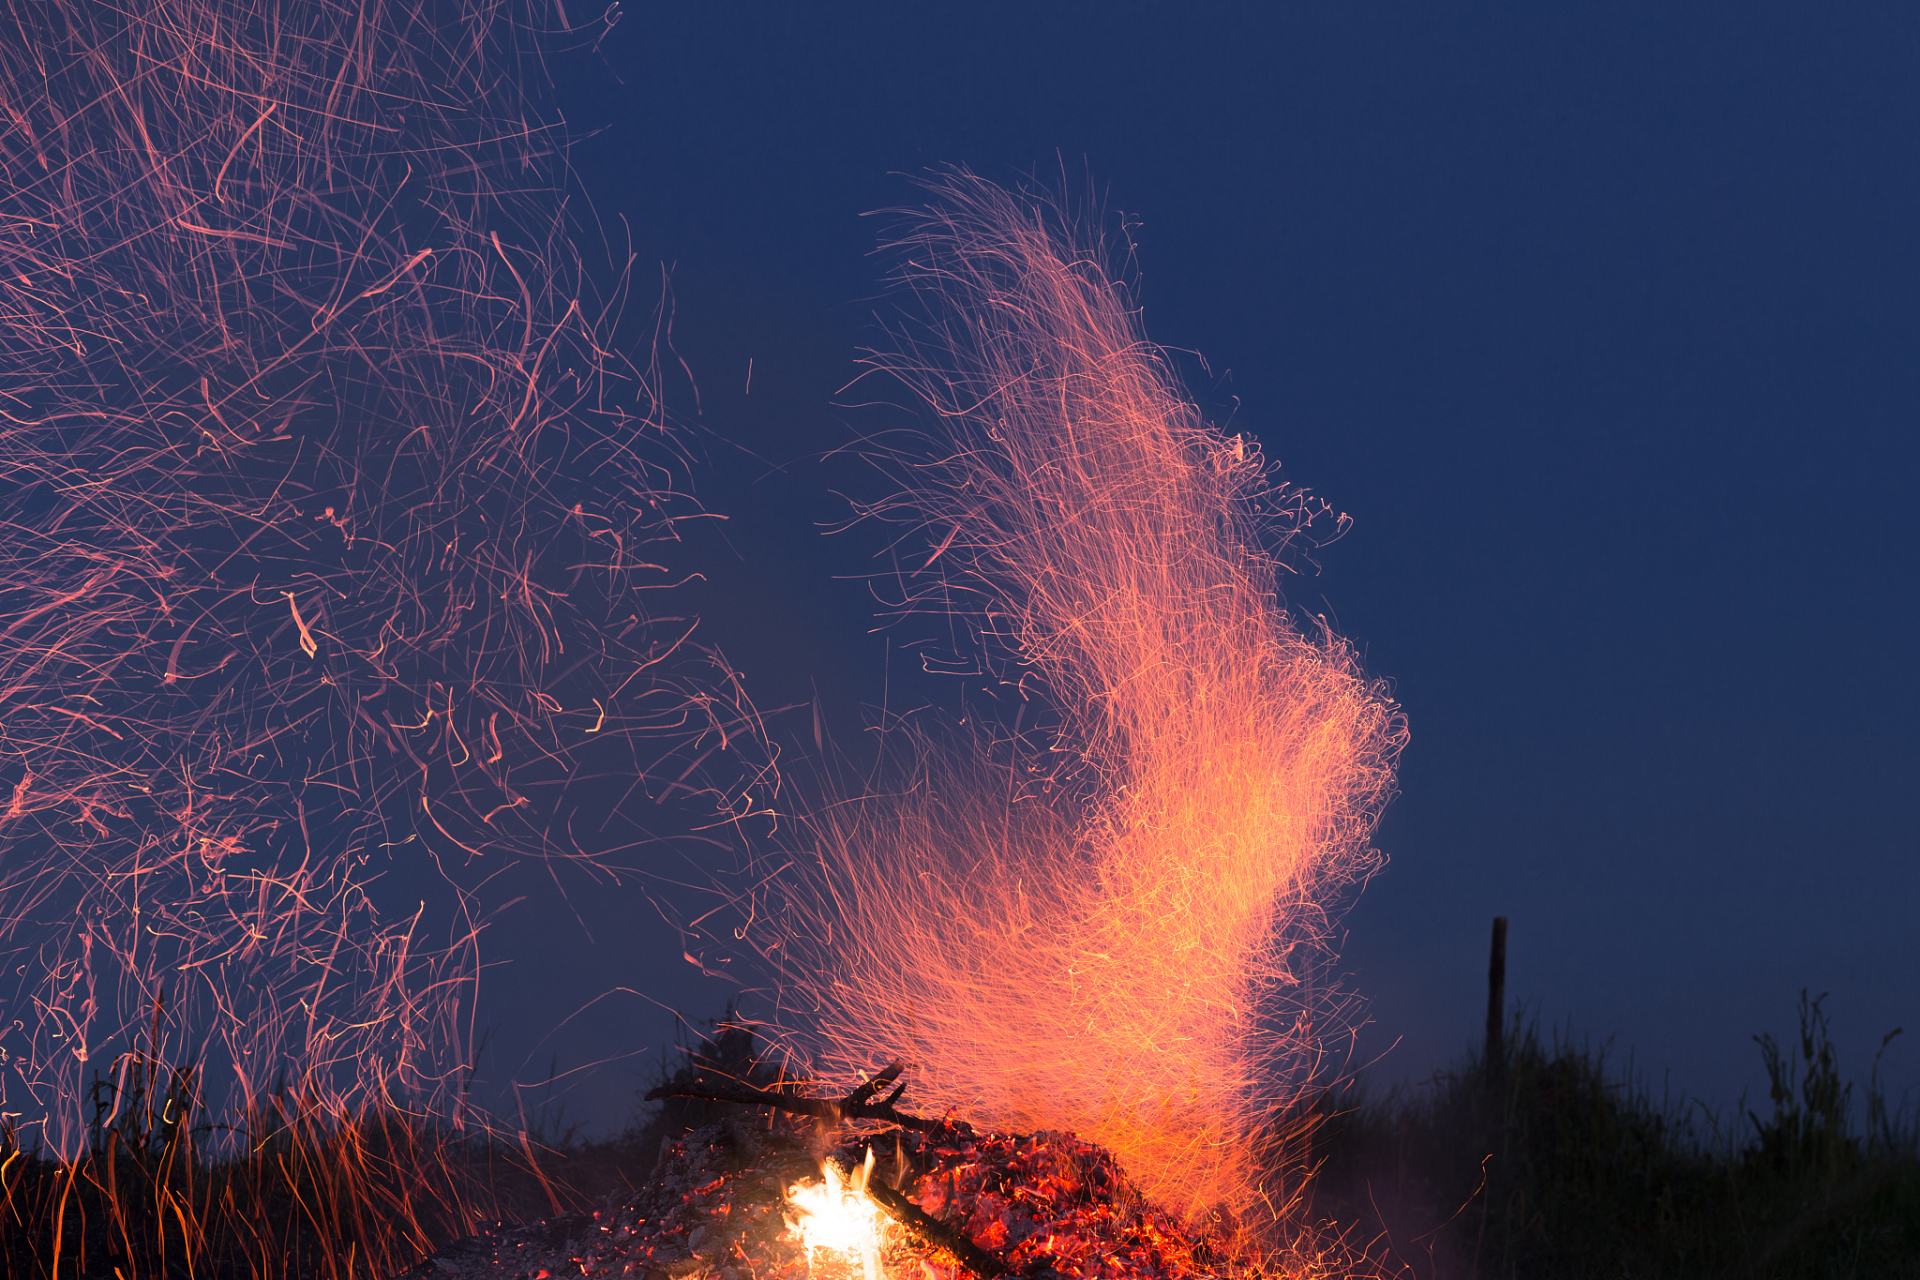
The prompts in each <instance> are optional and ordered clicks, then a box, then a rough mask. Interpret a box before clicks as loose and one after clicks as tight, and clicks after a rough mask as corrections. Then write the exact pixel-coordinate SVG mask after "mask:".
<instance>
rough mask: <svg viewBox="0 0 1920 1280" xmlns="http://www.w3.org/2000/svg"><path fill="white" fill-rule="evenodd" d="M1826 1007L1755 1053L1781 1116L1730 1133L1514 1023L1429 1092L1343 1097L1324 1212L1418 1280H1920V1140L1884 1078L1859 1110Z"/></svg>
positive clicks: (1324, 1172) (1325, 1101)
mask: <svg viewBox="0 0 1920 1280" xmlns="http://www.w3.org/2000/svg"><path fill="white" fill-rule="evenodd" d="M1822 999H1824V997H1822V998H1821V999H1812V1000H1810V999H1808V998H1807V997H1806V995H1805V993H1803V994H1802V997H1801V1003H1800V1033H1799V1036H1798V1037H1797V1040H1796V1041H1795V1042H1790V1043H1788V1044H1787V1045H1784V1046H1783V1045H1781V1044H1780V1043H1779V1042H1778V1041H1776V1040H1775V1039H1774V1038H1773V1037H1772V1036H1771V1035H1763V1036H1758V1037H1756V1040H1757V1041H1758V1043H1759V1048H1760V1052H1761V1056H1762V1060H1763V1063H1764V1065H1765V1066H1766V1069H1767V1074H1768V1078H1769V1082H1770V1089H1769V1093H1770V1102H1771V1109H1770V1110H1769V1111H1764V1112H1763V1111H1757V1110H1755V1111H1750V1110H1746V1109H1745V1108H1744V1106H1743V1107H1742V1109H1741V1111H1740V1113H1739V1114H1738V1115H1737V1116H1736V1117H1735V1118H1734V1119H1733V1120H1731V1121H1727V1120H1724V1119H1722V1118H1721V1117H1717V1116H1715V1115H1712V1114H1711V1113H1708V1112H1706V1111H1705V1110H1704V1109H1703V1108H1700V1107H1698V1106H1691V1107H1689V1106H1687V1105H1686V1104H1684V1103H1670V1102H1668V1101H1666V1100H1656V1099H1655V1098H1653V1097H1652V1096H1651V1095H1650V1094H1649V1093H1648V1092H1647V1091H1646V1090H1645V1088H1644V1087H1642V1086H1641V1085H1640V1084H1638V1083H1637V1082H1635V1081H1634V1080H1632V1079H1631V1077H1630V1076H1629V1077H1628V1078H1619V1077H1616V1076H1614V1075H1612V1074H1610V1073H1609V1071H1608V1070H1607V1063H1606V1055H1605V1053H1604V1051H1600V1052H1595V1051H1592V1050H1591V1049H1589V1048H1588V1047H1586V1046H1584V1045H1575V1044H1573V1043H1571V1042H1570V1041H1569V1040H1568V1039H1566V1038H1564V1037H1559V1036H1554V1037H1551V1038H1548V1039H1543V1038H1542V1037H1541V1035H1540V1033H1539V1029H1538V1027H1537V1024H1534V1023H1531V1022H1525V1021H1518V1020H1516V1021H1515V1022H1514V1024H1513V1025H1512V1029H1511V1031H1510V1032H1509V1033H1508V1035H1507V1036H1506V1038H1505V1042H1504V1045H1503V1046H1502V1047H1501V1048H1500V1050H1499V1051H1498V1053H1497V1055H1496V1056H1495V1057H1494V1058H1492V1059H1491V1060H1490V1059H1489V1058H1488V1056H1487V1055H1486V1053H1485V1052H1484V1051H1482V1052H1479V1053H1475V1054H1473V1055H1471V1056H1470V1057H1468V1058H1467V1060H1466V1061H1465V1062H1464V1063H1463V1064H1462V1065H1460V1066H1459V1067H1458V1068H1456V1069H1455V1070H1453V1071H1450V1072H1447V1073H1443V1074H1442V1075H1440V1076H1438V1077H1436V1079H1435V1080H1434V1081H1432V1082H1430V1084H1428V1085H1426V1086H1423V1087H1421V1088H1420V1089H1417V1090H1415V1091H1412V1092H1397V1093H1393V1094H1389V1095H1388V1096H1386V1097H1383V1098H1380V1099H1377V1100H1376V1099H1371V1098H1369V1097H1367V1096H1366V1094H1365V1091H1364V1088H1363V1087H1362V1086H1358V1085H1351V1084H1350V1085H1348V1086H1346V1087H1343V1088H1337V1089H1334V1090H1329V1091H1328V1093H1327V1094H1325V1095H1323V1096H1322V1098H1321V1099H1320V1100H1319V1111H1320V1121H1321V1123H1320V1124H1319V1126H1318V1128H1317V1129H1316V1130H1315V1132H1314V1133H1313V1135H1312V1143H1313V1159H1314V1160H1315V1161H1316V1162H1317V1164H1318V1167H1319V1172H1318V1176H1317V1178H1316V1179H1315V1181H1314V1187H1313V1193H1312V1205H1311V1207H1312V1211H1313V1213H1314V1214H1315V1215H1316V1216H1318V1217H1322V1218H1328V1219H1331V1220H1333V1221H1335V1222H1338V1223H1341V1224H1344V1225H1347V1226H1348V1229H1349V1231H1350V1238H1353V1239H1356V1240H1360V1241H1364V1242H1365V1243H1366V1245H1367V1247H1368V1251H1369V1253H1370V1254H1371V1256H1373V1257H1375V1258H1376V1259H1378V1260H1379V1261H1380V1262H1381V1263H1382V1264H1383V1267H1384V1269H1385V1270H1387V1271H1388V1272H1389V1273H1393V1272H1397V1273H1399V1274H1401V1275H1404V1276H1408V1277H1416V1278H1420V1280H1424V1278H1426V1277H1434V1278H1436V1280H1452V1278H1454V1277H1462V1278H1466V1277H1472V1278H1476V1280H1477V1278H1479V1277H1502V1278H1505V1277H1512V1278H1514V1280H1534V1278H1538V1280H1547V1278H1553V1280H1562V1278H1564V1280H1580V1278H1584V1277H1594V1278H1596V1280H1598V1278H1599V1277H1607V1278H1608V1280H1623V1278H1627V1277H1636V1278H1637V1277H1646V1278H1654V1277H1675V1278H1679V1277H1685V1278H1686V1280H1713V1278H1716V1277H1728V1278H1730V1280H1732V1278H1739V1280H1749V1278H1751V1280H1773V1278H1775V1277H1779V1278H1782V1280H1785V1278H1787V1277H1793V1278H1796V1280H1797V1278H1800V1277H1806V1278H1809V1280H1812V1278H1820V1280H1826V1278H1828V1277H1831V1278H1833V1280H1840V1278H1842V1277H1849V1278H1850V1277H1860V1278H1863V1280H1864V1278H1874V1280H1878V1278H1880V1277H1920V1134H1917V1133H1916V1128H1915V1124H1914V1121H1913V1119H1912V1118H1911V1117H1910V1116H1906V1115H1902V1114H1899V1113H1898V1112H1897V1111H1895V1110H1890V1109H1889V1107H1888V1105H1887V1101H1886V1099H1885V1097H1884V1096H1883V1094H1882V1092H1881V1090H1880V1087H1879V1080H1878V1076H1879V1070H1878V1068H1879V1062H1878V1059H1877V1058H1876V1061H1875V1063H1874V1069H1873V1071H1872V1073H1871V1075H1870V1077H1869V1080H1868V1086H1867V1095H1866V1098H1865V1105H1864V1107H1862V1108H1858V1109H1856V1108H1854V1107H1853V1106H1852V1105H1851V1103H1852V1101H1853V1088H1852V1086H1851V1085H1848V1084H1845V1083H1843V1082H1842V1079H1841V1075H1840V1070H1839V1066H1838V1062H1837V1060H1836V1057H1835V1054H1834V1050H1833V1045H1832V1042H1831V1039H1830V1038H1829V1036H1828V1027H1827V1019H1826V1015H1825V1013H1824V1011H1823V1009H1822V1007H1821V1000H1822ZM1894 1034H1896V1035H1897V1034H1898V1033H1897V1032H1896V1033H1894ZM1892 1039H1893V1036H1892V1035H1889V1036H1888V1037H1887V1039H1886V1041H1883V1043H1882V1046H1881V1050H1882V1053H1884V1052H1885V1050H1886V1047H1887V1044H1888V1043H1890V1042H1891V1041H1892ZM1856 1110H1857V1111H1858V1112H1859V1113H1860V1116H1861V1120H1862V1123H1861V1124H1860V1125H1859V1126H1858V1127H1856V1126H1855V1124H1854V1120H1855V1115H1856Z"/></svg>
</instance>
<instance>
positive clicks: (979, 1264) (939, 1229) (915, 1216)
mask: <svg viewBox="0 0 1920 1280" xmlns="http://www.w3.org/2000/svg"><path fill="white" fill-rule="evenodd" d="M867 1194H868V1195H870V1196H872V1197H873V1198H874V1201H875V1202H876V1203H877V1204H879V1206H880V1207H881V1208H882V1209H885V1210H886V1211H887V1212H888V1213H889V1214H890V1215H892V1217H893V1219H894V1221H896V1222H898V1223H899V1224H900V1225H901V1226H903V1227H905V1228H906V1229H907V1230H909V1231H911V1232H913V1233H914V1234H915V1235H917V1236H919V1237H920V1239H921V1241H922V1242H923V1243H925V1244H928V1245H931V1246H933V1247H934V1248H936V1249H944V1250H945V1251H946V1252H948V1253H950V1254H952V1255H953V1257H954V1259H955V1260H956V1261H958V1262H959V1263H960V1265H961V1266H963V1267H965V1268H966V1269H967V1270H968V1271H971V1272H972V1273H973V1274H974V1275H976V1276H978V1277H980V1280H994V1277H996V1276H1002V1275H1005V1274H1006V1272H1007V1264H1006V1263H1004V1262H1002V1261H1001V1260H1000V1259H999V1257H997V1256H996V1255H994V1254H991V1253H989V1252H987V1251H986V1250H985V1249H982V1248H980V1247H979V1246H978V1245H976V1244H974V1243H973V1241H971V1240H969V1239H967V1238H966V1236H964V1235H962V1234H961V1233H960V1232H959V1231H956V1230H955V1229H953V1228H952V1227H949V1226H948V1225H947V1224H946V1223H944V1222H942V1221H940V1220H939V1219H938V1218H936V1217H934V1216H933V1215H932V1214H930V1213H928V1212H927V1211H926V1210H924V1209H922V1208H921V1207H920V1206H919V1205H917V1204H915V1203H914V1202H913V1201H911V1200H909V1199H907V1198H906V1197H905V1196H903V1195H901V1194H900V1193H899V1192H898V1191H895V1190H894V1189H893V1188H892V1187H890V1186H888V1185H887V1184H886V1183H884V1182H880V1181H877V1180H876V1181H872V1182H869V1183H867Z"/></svg>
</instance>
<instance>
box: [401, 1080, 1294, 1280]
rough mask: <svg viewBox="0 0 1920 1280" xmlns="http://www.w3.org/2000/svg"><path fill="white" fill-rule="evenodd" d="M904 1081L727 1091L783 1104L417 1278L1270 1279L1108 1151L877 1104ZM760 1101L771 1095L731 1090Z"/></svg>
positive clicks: (1059, 1136) (730, 1121) (480, 1240)
mask: <svg viewBox="0 0 1920 1280" xmlns="http://www.w3.org/2000/svg"><path fill="white" fill-rule="evenodd" d="M897 1075H898V1069H897V1068H890V1069H889V1070H888V1071H887V1072H883V1073H882V1074H881V1075H880V1076H879V1077H876V1078H875V1080H873V1081H870V1082H868V1084H867V1085H864V1086H862V1088H861V1089H860V1090H857V1091H856V1092H855V1093H854V1094H852V1095H850V1096H849V1097H848V1098H845V1099H842V1100H840V1101H838V1102H828V1101H823V1100H814V1099H806V1098H801V1097H798V1096H796V1095H793V1094H785V1093H782V1094H770V1093H761V1091H759V1090H750V1089H744V1088H739V1087H733V1088H728V1087H724V1086H723V1087H721V1088H718V1089H714V1090H712V1091H710V1092H707V1093H705V1094H703V1095H701V1096H707V1097H716V1098H720V1099H722V1100H729V1101H741V1102H746V1101H761V1102H768V1103H770V1104H771V1105H773V1106H775V1107H777V1108H779V1109H780V1110H778V1111H776V1112H775V1113H774V1114H773V1115H772V1116H771V1117H757V1116H753V1115H750V1114H747V1113H741V1114H737V1115H733V1116H729V1117H727V1118H726V1119H724V1120H722V1121H720V1122H719V1123H716V1124H712V1125H708V1126H706V1127H705V1128H701V1129H696V1130H693V1131H692V1132H690V1133H687V1134H685V1135H684V1136H681V1137H677V1138H671V1139H669V1140H668V1141H667V1142H666V1143H664V1144H663V1145H662V1149H661V1154H660V1163H659V1165H658V1166H657V1167H656V1168H655V1170H654V1176H653V1179H652V1180H651V1182H650V1183H649V1185H648V1186H647V1187H646V1188H645V1189H643V1190H642V1191H640V1192H639V1193H638V1194H637V1195H635V1196H634V1197H632V1198H631V1199H629V1200H628V1201H627V1202H626V1203H624V1204H613V1203H609V1204H608V1205H607V1206H605V1207H604V1208H603V1209H602V1210H601V1211H599V1212H597V1213H593V1214H575V1215H571V1216H569V1217H565V1218H556V1219H552V1220H549V1221H548V1222H545V1223H540V1224H536V1225H534V1226H531V1227H521V1226H513V1225H509V1224H501V1225H500V1226H499V1227H497V1228H495V1229H493V1230H491V1231H489V1232H486V1233H484V1234H482V1235H479V1236H475V1237H473V1238H471V1239H469V1240H465V1241H462V1242H460V1243H458V1244H455V1245H453V1246H450V1247H449V1248H447V1249H443V1250H441V1251H440V1252H439V1253H437V1254H435V1255H433V1256H432V1257H431V1258H429V1259H427V1260H426V1261H424V1262H422V1263H421V1264H420V1265H419V1266H417V1267H415V1268H414V1269H413V1270H412V1271H410V1272H409V1273H408V1274H407V1276H406V1277H404V1280H482V1277H498V1276H507V1277H512V1280H563V1278H564V1277H570V1276H633V1277H640V1278H641V1280H999V1278H1001V1277H1007V1278H1009V1280H1012V1278H1021V1280H1120V1278H1121V1277H1142V1278H1152V1280H1185V1278H1186V1277H1202V1276H1226V1275H1241V1274H1244V1275H1248V1276H1253V1275H1256V1274H1258V1273H1257V1271H1256V1270H1254V1269H1252V1268H1247V1267H1241V1266H1236V1265H1234V1264H1233V1263H1231V1262H1230V1261H1229V1260H1228V1259H1227V1257H1226V1253H1225V1249H1224V1242H1223V1241H1221V1240H1219V1239H1214V1238H1209V1236H1208V1235H1207V1234H1206V1233H1205V1232H1204V1231H1202V1232H1196V1231H1194V1230H1193V1229H1191V1228H1189V1227H1185V1226H1183V1225H1182V1224H1181V1223H1180V1222H1179V1221H1178V1220H1177V1219H1176V1218H1174V1217H1173V1216H1172V1215H1171V1214H1169V1213H1167V1212H1165V1211H1164V1210H1162V1209H1160V1208H1158V1207H1157V1206H1155V1205H1153V1204H1151V1203H1149V1202H1148V1201H1147V1200H1146V1199H1145V1198H1144V1197H1142V1196H1141V1195H1140V1193H1139V1192H1138V1191H1137V1190H1136V1189H1135V1188H1134V1186H1133V1184H1132V1182H1130V1181H1129V1179H1128V1178H1127V1176H1126V1174H1125V1173H1124V1172H1123V1171H1122V1170H1121V1169H1120V1167H1119V1165H1118V1163H1117V1162H1116V1161H1115V1159H1114V1157H1113V1156H1112V1155H1111V1154H1110V1153H1109V1152H1107V1151H1105V1150H1102V1149H1101V1148H1099V1147H1096V1146H1093V1145H1091V1144H1089V1143H1086V1142H1082V1141H1080V1140H1079V1139H1077V1138H1075V1137H1073V1136H1072V1135H1070V1134H1065V1133H1057V1132H1042V1133H1032V1134H998V1133H985V1132H980V1131H977V1130H975V1129H974V1128H972V1127H971V1126H970V1125H968V1124H966V1123H964V1122H961V1121H955V1120H937V1121H936V1120H925V1119H921V1118H919V1117H915V1116H904V1115H899V1114H898V1113H896V1112H894V1111H893V1106H892V1104H893V1102H894V1101H896V1100H897V1099H898V1096H899V1093H898V1091H897V1090H896V1091H895V1093H894V1094H893V1095H892V1096H891V1097H890V1098H888V1099H887V1100H886V1101H884V1102H880V1103H872V1102H869V1101H867V1100H868V1099H870V1098H872V1097H873V1096H874V1094H875V1093H877V1091H878V1090H879V1089H880V1088H882V1087H884V1086H885V1085H886V1084H888V1083H890V1082H891V1081H892V1080H893V1079H894V1078H895V1077H896V1076H897ZM746 1094H757V1095H759V1096H758V1097H757V1098H753V1099H749V1098H747V1097H745V1096H729V1095H746ZM795 1112H798V1113H800V1114H793V1113H795ZM882 1117H886V1118H887V1119H890V1120H891V1121H893V1122H892V1123H886V1122H885V1120H883V1119H882ZM836 1121H844V1122H846V1123H845V1125H842V1124H840V1123H836Z"/></svg>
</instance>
